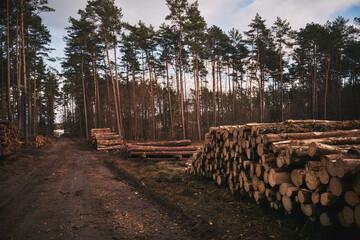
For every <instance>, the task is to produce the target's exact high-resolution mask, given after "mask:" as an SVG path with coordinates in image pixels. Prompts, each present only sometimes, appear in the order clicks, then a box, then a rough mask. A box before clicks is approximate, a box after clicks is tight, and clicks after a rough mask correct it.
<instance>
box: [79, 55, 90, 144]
mask: <svg viewBox="0 0 360 240" xmlns="http://www.w3.org/2000/svg"><path fill="white" fill-rule="evenodd" d="M84 75H85V73H84V57H82V58H81V82H82V90H83V91H82V92H83V101H84V112H85V131H86V133H85V135H86V139H87V140H88V139H89V125H88V113H87V105H86V93H85V76H84Z"/></svg>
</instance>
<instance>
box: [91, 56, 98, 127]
mask: <svg viewBox="0 0 360 240" xmlns="http://www.w3.org/2000/svg"><path fill="white" fill-rule="evenodd" d="M91 61H92V69H93V77H94V99H95V128H98V127H99V111H98V109H99V103H98V95H97V94H98V90H97V87H98V85H97V80H96V70H95V60H94V51H91Z"/></svg>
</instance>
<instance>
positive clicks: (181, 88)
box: [179, 27, 186, 139]
mask: <svg viewBox="0 0 360 240" xmlns="http://www.w3.org/2000/svg"><path fill="white" fill-rule="evenodd" d="M181 34H182V29H181V27H180V33H179V63H180V91H181V93H180V101H181V124H182V130H183V139H186V132H185V117H184V115H185V113H184V88H183V74H182V56H181V50H182V45H181Z"/></svg>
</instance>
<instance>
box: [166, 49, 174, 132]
mask: <svg viewBox="0 0 360 240" xmlns="http://www.w3.org/2000/svg"><path fill="white" fill-rule="evenodd" d="M165 53H166V84H167V89H168V96H169V112H170V135H171V136H173V131H174V123H173V114H172V103H171V89H170V81H169V57H168V49H167V48H166V49H165Z"/></svg>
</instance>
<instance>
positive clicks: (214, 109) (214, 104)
mask: <svg viewBox="0 0 360 240" xmlns="http://www.w3.org/2000/svg"><path fill="white" fill-rule="evenodd" d="M213 51H214V56H213V66H212V75H213V126H214V127H216V126H217V125H216V78H215V48H214V50H213Z"/></svg>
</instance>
